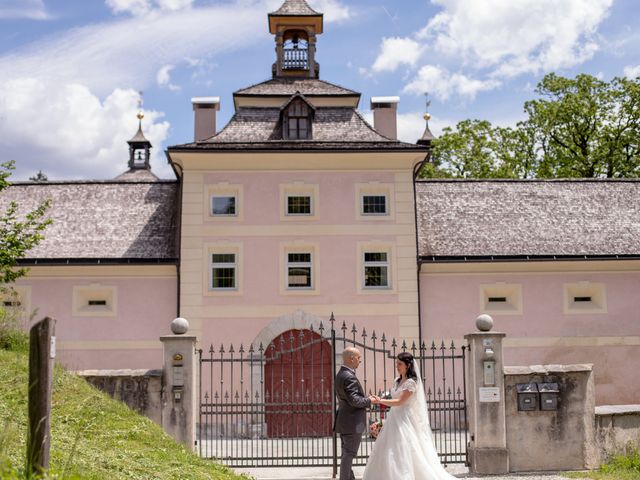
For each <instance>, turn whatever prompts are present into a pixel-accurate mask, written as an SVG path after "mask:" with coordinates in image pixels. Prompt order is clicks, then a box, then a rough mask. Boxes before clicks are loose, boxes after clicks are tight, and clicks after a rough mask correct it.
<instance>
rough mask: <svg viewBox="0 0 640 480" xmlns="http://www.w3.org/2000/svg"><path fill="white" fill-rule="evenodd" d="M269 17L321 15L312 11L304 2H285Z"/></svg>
mask: <svg viewBox="0 0 640 480" xmlns="http://www.w3.org/2000/svg"><path fill="white" fill-rule="evenodd" d="M269 15H322V14H321V13H319V12H316V11H315V10H313V9H312V8H311V7H310V6H309V5H308V4H307V2H306V1H305V0H285V2H284V3H283V4H282V6H281V7H280V8H279V9H278V10H276V11H275V12H271V13H270V14H269Z"/></svg>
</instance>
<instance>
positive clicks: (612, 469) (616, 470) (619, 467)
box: [567, 451, 640, 480]
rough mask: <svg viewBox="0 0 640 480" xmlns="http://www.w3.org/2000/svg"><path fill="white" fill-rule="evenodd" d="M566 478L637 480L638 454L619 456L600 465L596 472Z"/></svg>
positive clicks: (638, 469) (638, 474) (639, 473)
mask: <svg viewBox="0 0 640 480" xmlns="http://www.w3.org/2000/svg"><path fill="white" fill-rule="evenodd" d="M567 477H569V478H580V479H587V478H589V479H593V480H639V479H640V454H639V453H638V452H637V451H635V452H632V453H630V454H628V455H619V456H616V457H614V458H612V459H611V460H610V461H609V462H608V463H605V464H604V465H602V466H601V467H600V468H599V469H598V470H594V471H593V472H587V473H584V472H579V473H578V472H576V473H570V474H567Z"/></svg>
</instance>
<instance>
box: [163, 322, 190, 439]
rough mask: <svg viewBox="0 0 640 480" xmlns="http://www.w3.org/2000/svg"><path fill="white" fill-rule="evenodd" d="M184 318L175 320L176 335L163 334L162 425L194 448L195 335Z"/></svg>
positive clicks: (174, 329) (172, 323) (174, 436)
mask: <svg viewBox="0 0 640 480" xmlns="http://www.w3.org/2000/svg"><path fill="white" fill-rule="evenodd" d="M188 328H189V323H188V322H187V321H186V320H185V319H184V318H176V319H175V320H174V321H173V322H171V331H172V332H173V333H174V334H173V335H163V336H161V337H160V341H161V342H162V345H163V350H164V361H163V369H162V380H163V381H162V383H163V387H162V428H164V431H165V432H167V433H168V434H169V435H171V436H172V437H173V438H174V439H175V440H176V441H178V442H180V443H182V444H184V445H185V446H186V447H187V448H189V449H190V450H194V449H195V440H196V438H195V426H196V412H197V407H198V404H197V402H198V392H197V383H196V372H197V370H196V368H197V363H196V362H197V359H196V340H197V337H196V336H195V335H185V333H186V332H187V330H188Z"/></svg>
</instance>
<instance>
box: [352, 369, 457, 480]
mask: <svg viewBox="0 0 640 480" xmlns="http://www.w3.org/2000/svg"><path fill="white" fill-rule="evenodd" d="M415 366H416V365H415V360H414V367H415ZM419 379H420V374H419V373H418V381H417V382H416V381H415V380H412V379H407V380H405V381H404V382H403V383H402V384H401V385H400V386H398V387H396V386H395V384H394V388H393V389H392V390H391V397H392V398H398V397H399V396H400V394H401V393H402V392H403V391H404V390H409V391H411V392H413V394H412V395H411V396H410V397H409V400H408V401H407V402H406V403H405V404H404V405H399V406H396V407H393V408H391V409H390V412H389V413H388V414H387V416H386V418H385V421H384V425H383V427H382V431H381V432H380V435H379V436H378V438H377V440H376V442H375V443H374V445H373V450H372V452H371V455H369V460H368V461H367V467H366V468H365V470H364V477H363V480H449V479H455V477H454V476H453V475H451V474H449V473H448V472H447V471H446V470H445V469H444V467H443V466H442V464H441V463H440V459H439V458H438V452H437V451H436V448H435V445H434V443H433V437H432V434H431V427H430V426H429V415H428V413H427V403H426V400H425V396H424V390H423V388H422V382H421V381H420V380H419Z"/></svg>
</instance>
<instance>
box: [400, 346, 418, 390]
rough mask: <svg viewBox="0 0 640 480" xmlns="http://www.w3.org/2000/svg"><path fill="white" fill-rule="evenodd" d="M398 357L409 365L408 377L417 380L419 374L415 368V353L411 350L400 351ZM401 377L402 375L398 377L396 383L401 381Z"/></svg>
mask: <svg viewBox="0 0 640 480" xmlns="http://www.w3.org/2000/svg"><path fill="white" fill-rule="evenodd" d="M396 358H397V359H398V360H400V361H401V362H402V363H404V364H405V365H406V366H407V378H413V379H414V380H417V379H418V374H417V373H416V370H415V368H413V355H411V354H410V353H409V352H400V353H399V354H398V356H397V357H396ZM401 378H402V377H398V378H396V384H397V383H400V380H401Z"/></svg>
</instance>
